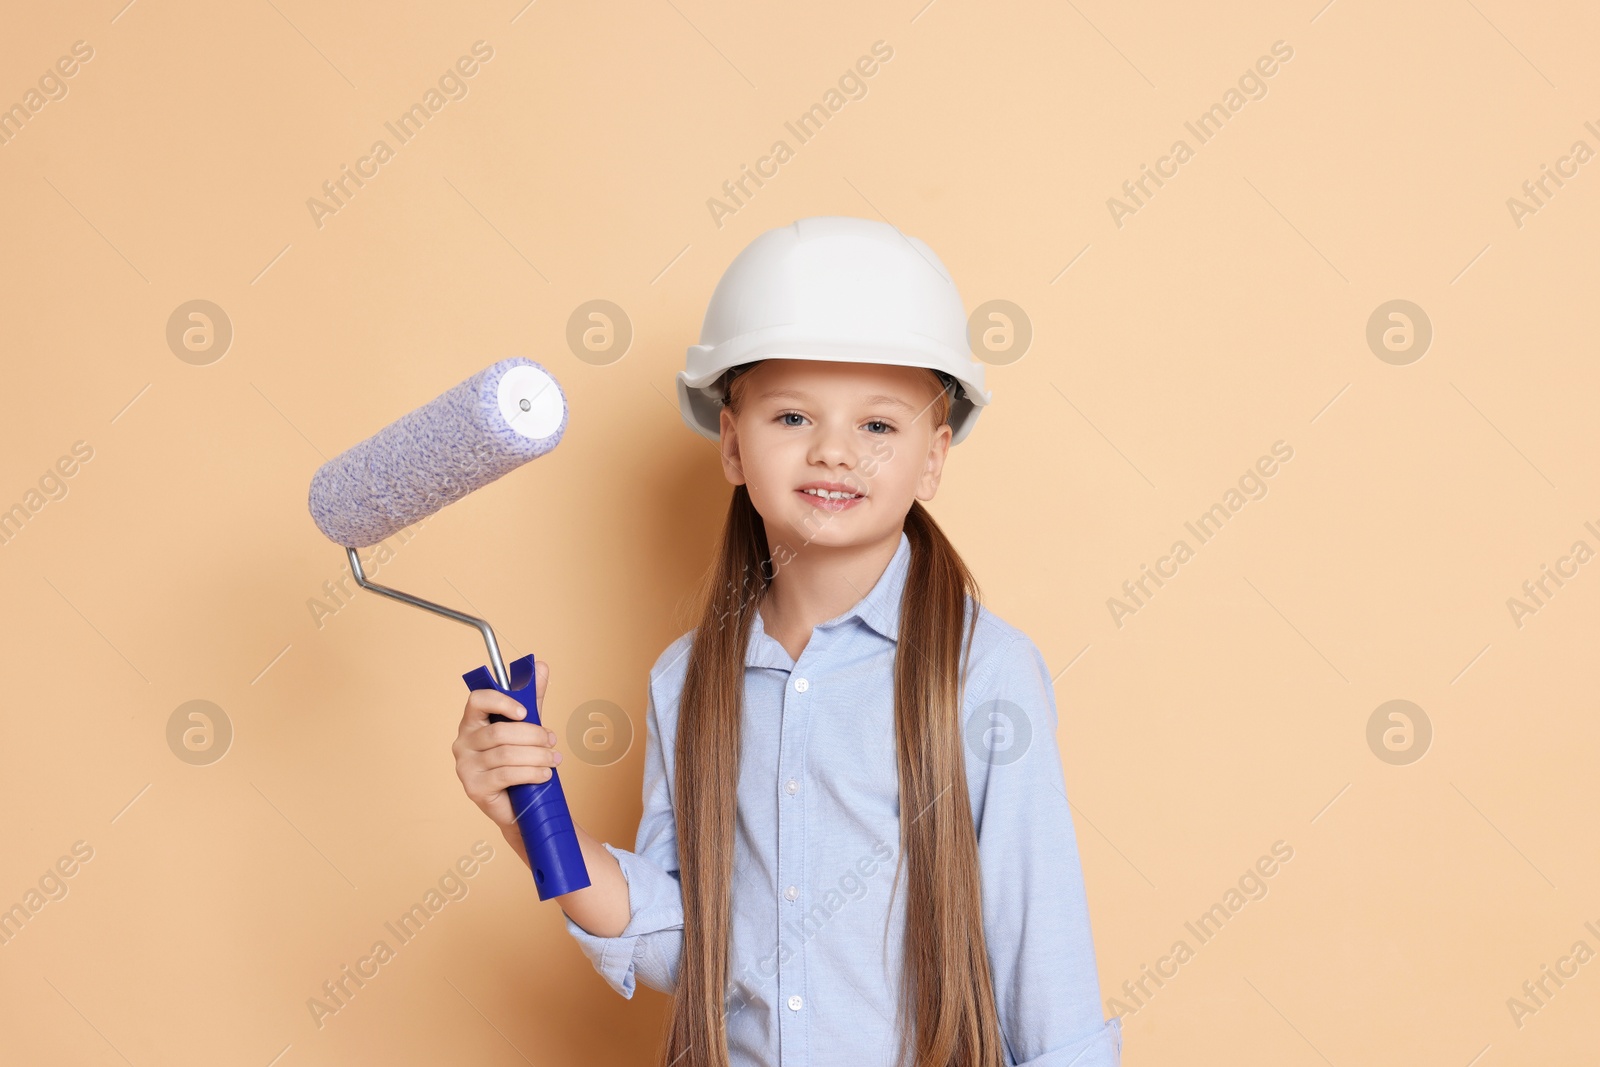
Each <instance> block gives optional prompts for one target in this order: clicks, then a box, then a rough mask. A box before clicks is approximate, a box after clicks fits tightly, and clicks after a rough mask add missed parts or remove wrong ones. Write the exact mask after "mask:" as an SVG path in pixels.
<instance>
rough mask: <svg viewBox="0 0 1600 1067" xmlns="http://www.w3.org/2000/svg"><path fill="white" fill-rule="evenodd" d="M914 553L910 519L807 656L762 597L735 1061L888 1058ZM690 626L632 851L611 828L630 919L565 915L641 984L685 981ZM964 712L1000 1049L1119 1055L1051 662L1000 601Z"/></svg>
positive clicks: (740, 836)
mask: <svg viewBox="0 0 1600 1067" xmlns="http://www.w3.org/2000/svg"><path fill="white" fill-rule="evenodd" d="M910 559H911V544H910V541H909V539H908V538H907V537H906V535H905V533H904V532H902V533H901V535H900V545H899V548H898V549H897V550H896V551H895V554H894V557H893V558H892V559H891V560H890V562H889V566H888V567H887V568H886V569H885V570H884V572H883V575H882V576H881V577H880V578H879V579H878V581H877V583H876V584H875V585H874V586H873V587H872V590H871V591H870V592H869V593H868V594H867V595H866V596H865V597H864V598H863V599H862V600H861V601H860V602H858V603H857V604H856V606H855V607H853V608H851V609H850V610H849V611H847V612H845V613H844V614H843V615H840V616H838V617H837V618H833V619H830V620H828V621H827V622H824V623H821V624H819V625H818V626H817V627H816V628H815V629H814V630H813V631H812V634H811V638H810V641H809V643H807V645H806V647H805V648H804V649H803V650H802V651H801V653H800V658H799V659H798V660H794V659H791V658H790V657H789V654H788V653H787V652H786V651H784V648H783V646H782V645H780V644H779V643H778V642H777V640H776V639H775V638H773V637H771V636H770V635H768V634H767V633H766V631H765V628H764V626H763V625H762V620H761V614H760V612H757V613H756V616H755V619H754V621H753V623H752V627H751V635H750V645H749V648H748V650H747V654H746V657H745V664H746V666H745V683H744V685H745V688H744V707H743V715H742V733H743V737H742V742H741V743H742V745H743V748H742V749H741V753H740V766H739V784H738V819H737V826H736V831H735V839H734V847H735V853H734V864H733V892H732V917H731V919H732V921H731V923H730V926H729V937H730V943H729V957H728V958H729V964H730V967H729V980H730V990H729V997H728V1002H727V1013H728V1016H727V1030H728V1050H729V1053H730V1055H731V1057H732V1063H733V1067H780V1065H781V1067H875V1065H879V1064H883V1065H889V1064H892V1063H893V1060H894V1054H895V1052H896V1049H897V1047H898V1041H897V1036H898V1035H897V1033H896V1027H895V1008H896V1004H897V998H898V996H899V985H900V975H901V965H902V962H901V961H902V952H903V946H902V939H903V937H904V932H905V928H906V927H905V921H906V917H905V900H906V886H905V882H904V875H903V874H902V881H901V884H900V886H899V887H898V890H897V892H896V893H895V894H894V901H893V905H892V907H891V905H890V900H889V889H890V884H891V882H892V881H893V879H894V871H895V862H896V860H897V859H898V855H899V849H900V803H899V780H898V776H897V770H896V762H895V737H894V655H895V648H896V644H897V640H898V637H897V634H898V630H899V620H900V596H901V591H902V589H903V588H904V585H905V579H906V572H907V569H908V566H909V564H910ZM969 610H970V602H969ZM693 636H694V631H692V630H691V631H690V632H689V633H686V634H684V635H683V636H681V637H679V638H678V639H677V640H676V641H674V642H673V643H672V644H671V645H669V646H668V647H667V649H666V651H665V652H663V653H662V654H661V657H660V658H659V659H658V660H656V663H655V666H654V667H652V668H651V671H650V691H649V707H648V713H647V717H648V724H647V726H648V728H647V734H646V746H645V757H644V811H643V815H642V816H641V818H640V820H639V834H638V839H637V842H636V844H635V847H634V850H633V851H632V852H629V851H626V850H624V849H618V848H613V847H612V846H611V845H609V844H607V845H605V848H606V850H607V851H608V852H610V853H611V854H612V855H613V856H615V857H616V858H617V862H618V863H619V864H620V865H621V867H622V873H623V875H624V877H626V878H627V880H628V897H629V911H630V917H629V920H628V925H627V926H626V927H625V928H624V929H623V931H622V933H621V934H620V935H619V936H617V937H596V936H595V935H593V934H591V933H589V932H588V931H587V930H585V929H583V928H582V927H581V926H579V925H578V924H577V923H575V922H573V921H572V919H571V918H567V919H566V925H567V930H568V932H569V933H571V934H572V936H573V937H574V938H576V939H577V940H578V943H579V945H580V946H581V947H582V949H583V951H584V953H585V954H586V955H587V956H588V957H589V959H590V960H591V961H592V962H593V964H594V966H595V969H596V970H597V971H598V972H599V973H600V974H601V976H602V977H604V978H605V980H606V982H608V983H609V984H610V985H611V987H612V988H613V989H615V990H616V991H617V992H618V993H620V994H621V995H622V996H624V997H629V998H631V997H632V996H633V991H634V982H635V979H636V978H637V979H639V980H642V981H643V982H644V983H645V984H646V985H648V986H650V987H651V988H653V989H657V990H660V991H661V992H664V993H672V992H673V991H674V989H675V987H676V984H677V979H678V966H679V962H680V958H681V955H682V950H683V890H682V886H681V885H680V883H679V881H678V846H677V834H676V826H675V821H674V816H673V805H672V797H673V778H674V776H675V768H674V759H673V753H674V751H675V746H676V738H677V729H676V727H677V721H678V706H679V699H680V697H681V695H682V692H683V681H684V676H685V674H686V673H687V669H688V660H689V646H690V642H691V640H692V638H693ZM962 721H963V724H964V727H963V733H964V734H965V736H966V738H967V743H966V745H965V750H966V771H967V796H968V798H969V800H970V801H971V805H972V818H973V825H974V826H975V827H976V828H977V834H978V856H979V862H980V865H981V868H982V871H981V875H982V896H983V930H984V938H985V941H986V944H987V946H988V954H989V967H990V971H991V974H992V977H993V982H994V993H995V1002H996V1007H997V1009H998V1014H999V1019H1000V1031H1001V1035H1002V1037H1003V1038H1004V1041H1005V1048H1006V1054H1007V1063H1009V1064H1014V1065H1017V1067H1068V1065H1069V1064H1070V1065H1071V1067H1117V1064H1119V1062H1120V1058H1121V1049H1122V1029H1121V1019H1120V1018H1112V1019H1110V1020H1106V1019H1104V1018H1103V1017H1102V1015H1101V1012H1100V987H1099V980H1098V977H1097V975H1096V971H1095V955H1094V942H1093V940H1092V936H1091V932H1090V928H1089V913H1088V907H1087V904H1086V902H1085V898H1084V886H1083V871H1082V868H1081V867H1080V865H1079V859H1078V844H1077V838H1076V835H1075V833H1074V830H1073V824H1072V814H1071V811H1070V809H1069V807H1068V804H1067V796H1066V787H1065V781H1064V778H1063V775H1062V769H1061V756H1060V752H1059V750H1058V749H1057V747H1056V706H1055V693H1054V690H1053V688H1052V685H1051V680H1050V675H1049V672H1048V670H1047V669H1046V667H1045V661H1044V657H1043V656H1042V655H1040V653H1039V650H1038V648H1037V647H1036V646H1035V645H1034V644H1033V642H1032V641H1031V640H1029V639H1028V637H1027V635H1026V634H1024V633H1023V632H1022V631H1020V630H1018V629H1016V628H1014V627H1012V626H1010V625H1008V624H1007V623H1005V622H1003V621H1001V620H1000V619H999V618H997V617H996V616H994V615H993V614H991V613H990V612H989V611H988V610H987V609H986V608H981V609H980V611H979V621H978V626H977V631H976V634H975V635H974V639H973V649H972V665H971V674H970V677H969V681H968V684H967V690H966V693H965V704H964V708H963V715H962ZM886 930H887V932H888V937H887V944H885V931H886Z"/></svg>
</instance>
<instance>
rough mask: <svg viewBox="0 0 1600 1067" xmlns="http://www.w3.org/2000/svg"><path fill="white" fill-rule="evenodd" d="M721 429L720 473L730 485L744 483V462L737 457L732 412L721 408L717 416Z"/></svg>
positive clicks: (735, 433) (735, 428)
mask: <svg viewBox="0 0 1600 1067" xmlns="http://www.w3.org/2000/svg"><path fill="white" fill-rule="evenodd" d="M718 421H719V424H720V427H721V431H722V473H723V474H724V475H725V476H726V477H727V479H728V481H729V483H730V484H732V485H743V484H744V464H743V462H742V461H741V460H740V457H739V436H738V427H737V426H735V425H734V421H733V413H732V412H730V411H729V410H728V409H727V408H723V409H722V412H721V415H720V416H719V419H718Z"/></svg>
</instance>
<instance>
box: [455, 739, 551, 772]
mask: <svg viewBox="0 0 1600 1067" xmlns="http://www.w3.org/2000/svg"><path fill="white" fill-rule="evenodd" d="M560 762H561V753H559V752H557V751H556V750H555V749H553V748H547V747H545V746H543V745H496V746H495V747H494V748H491V749H486V750H484V751H483V752H480V753H479V754H478V757H477V759H476V760H475V761H474V763H475V764H476V766H477V767H479V768H480V769H482V770H492V769H494V768H496V767H554V766H556V765H557V764H559V763H560Z"/></svg>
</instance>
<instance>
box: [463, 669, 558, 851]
mask: <svg viewBox="0 0 1600 1067" xmlns="http://www.w3.org/2000/svg"><path fill="white" fill-rule="evenodd" d="M533 677H534V698H535V700H536V701H537V702H538V706H539V707H543V706H544V691H545V685H546V684H547V683H548V682H549V679H550V665H549V664H548V663H545V662H544V661H543V660H535V661H534V665H533ZM490 715H504V716H506V717H507V718H508V719H512V720H515V721H512V722H490V721H489V716H490ZM526 718H527V709H526V708H524V707H523V706H522V705H521V704H520V703H519V702H518V701H516V700H514V699H512V698H511V697H508V696H506V695H505V694H504V693H501V692H499V691H497V690H494V689H477V690H474V691H473V692H472V693H471V694H470V695H468V697H467V705H466V709H465V710H464V711H463V712H462V715H461V727H460V729H459V730H458V731H457V732H456V740H455V743H454V744H452V745H451V746H450V751H451V752H453V753H455V757H456V777H457V778H459V779H461V784H462V786H463V787H464V788H465V789H466V791H467V796H469V797H471V798H472V802H473V803H474V804H476V805H478V807H479V808H481V809H482V810H483V813H484V814H485V815H487V816H489V818H491V819H493V820H494V821H495V823H496V824H497V825H498V826H499V827H500V830H501V832H502V833H503V834H505V835H506V836H507V840H517V839H518V837H517V835H518V834H519V831H518V829H517V819H516V813H515V812H514V811H513V810H512V807H511V798H510V797H509V796H507V795H506V789H507V787H509V786H513V785H522V784H530V785H533V784H538V783H540V782H547V781H549V780H550V776H551V774H552V773H553V772H552V768H553V767H555V765H556V764H558V763H560V762H561V753H560V752H557V751H556V748H555V743H556V735H555V732H554V731H552V730H550V729H548V728H546V727H544V726H541V725H539V724H537V723H532V722H524V721H522V720H524V719H526Z"/></svg>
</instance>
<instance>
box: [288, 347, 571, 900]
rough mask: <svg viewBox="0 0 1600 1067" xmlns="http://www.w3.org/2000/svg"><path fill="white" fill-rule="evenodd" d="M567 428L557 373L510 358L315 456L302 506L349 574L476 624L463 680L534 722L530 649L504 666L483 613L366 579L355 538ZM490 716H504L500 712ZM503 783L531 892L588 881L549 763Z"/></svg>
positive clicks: (478, 478) (456, 490)
mask: <svg viewBox="0 0 1600 1067" xmlns="http://www.w3.org/2000/svg"><path fill="white" fill-rule="evenodd" d="M566 428H567V401H566V397H565V395H564V394H563V393H562V392H561V387H560V386H559V385H558V384H556V380H555V378H553V377H552V376H551V375H550V372H549V371H547V370H546V369H545V368H544V367H542V366H540V365H539V364H538V363H535V362H534V361H533V360H531V359H524V358H522V357H513V358H511V359H503V360H501V361H500V362H498V363H495V364H494V365H493V366H490V367H488V368H487V369H485V370H482V371H480V372H478V373H477V374H474V375H473V376H472V377H470V378H468V379H467V380H466V381H464V382H462V383H461V384H459V385H457V386H456V387H455V388H453V389H450V390H449V391H447V392H445V393H444V394H443V395H441V396H439V397H438V398H436V399H434V400H432V401H430V402H429V403H427V404H425V405H423V406H422V407H420V408H417V409H416V410H415V411H411V412H409V413H407V414H405V415H402V416H401V417H400V418H398V419H396V420H395V421H394V422H392V423H390V424H389V425H388V426H385V427H384V428H383V429H381V430H379V431H378V432H377V433H375V434H373V435H372V436H371V437H369V438H367V439H366V440H365V441H362V442H361V443H360V444H358V445H355V446H353V447H351V448H349V449H346V450H345V451H344V452H341V453H340V454H339V455H337V456H335V457H334V458H333V459H331V460H329V461H328V462H327V463H325V464H323V465H322V466H321V467H320V468H319V469H318V470H317V473H316V474H315V475H313V476H312V479H311V494H310V507H311V517H312V519H313V520H315V522H316V524H317V528H318V529H320V530H321V531H322V532H323V533H324V534H325V535H327V537H328V539H329V540H331V541H332V542H333V543H334V544H337V545H342V546H343V547H344V550H345V553H346V554H347V555H348V556H349V558H350V571H351V573H352V574H353V575H354V577H355V580H356V582H357V584H359V585H360V586H361V588H363V589H370V590H372V591H373V592H374V593H382V594H383V595H384V596H386V597H391V598H393V599H395V600H398V601H400V602H401V603H404V604H410V605H411V606H412V607H417V608H422V609H424V610H426V611H431V612H433V613H434V614H436V615H443V616H444V617H445V618H447V619H454V620H456V621H457V622H462V623H466V624H467V625H468V626H473V627H476V628H477V630H478V632H479V633H480V634H482V635H483V640H484V643H485V644H486V645H487V646H488V649H489V665H488V666H487V667H478V668H477V669H476V670H472V671H468V672H467V673H466V674H463V675H462V676H461V677H462V679H463V680H464V681H465V682H466V683H467V689H468V690H474V691H475V690H479V689H495V690H498V691H499V692H502V693H505V694H506V695H507V696H509V697H511V698H512V699H514V700H516V701H517V702H519V703H520V704H521V705H522V706H523V707H525V708H526V709H527V710H528V714H527V721H528V722H533V723H537V722H539V708H538V701H537V699H536V695H535V692H534V677H533V664H534V657H533V655H532V654H531V653H530V654H528V655H526V656H523V657H522V658H521V659H519V660H517V661H516V662H514V663H512V664H511V665H510V667H509V669H508V668H507V665H506V663H505V661H504V660H503V659H502V658H501V656H500V646H499V644H498V643H497V642H496V641H495V636H494V629H493V628H492V627H491V626H490V625H489V624H488V623H487V622H485V621H484V620H483V619H480V618H477V617H476V616H472V615H467V614H464V613H462V612H459V611H453V610H451V609H450V608H447V607H444V606H443V605H440V604H435V603H433V602H432V601H428V600H423V599H422V598H421V597H416V596H412V595H411V594H409V593H402V592H400V591H399V590H397V589H390V588H388V587H387V586H382V585H379V584H377V583H376V582H371V581H368V580H367V577H366V575H365V574H364V573H362V570H361V559H360V557H359V556H357V554H356V549H358V548H365V547H367V546H369V545H375V544H377V543H378V542H379V541H382V540H384V539H385V538H387V537H389V536H390V535H391V534H394V533H397V532H399V531H400V530H402V529H404V528H405V527H407V526H410V525H412V524H413V523H416V522H420V521H421V520H423V519H425V518H427V517H428V516H429V515H432V514H433V513H434V512H436V511H438V510H439V509H440V508H443V507H444V506H445V505H447V504H452V503H454V502H455V501H457V500H460V499H461V498H462V497H464V496H466V495H467V494H468V493H470V492H472V491H473V490H474V489H481V488H482V487H483V486H486V485H488V484H489V483H490V482H492V481H494V480H495V479H497V478H500V477H502V476H503V475H506V474H509V473H510V472H511V471H513V470H516V469H517V468H518V467H520V466H522V465H523V464H524V463H526V462H528V461H529V460H531V459H537V458H538V457H539V456H542V455H544V454H545V453H546V452H549V451H550V450H551V449H552V448H554V447H555V446H556V445H557V444H558V443H559V442H560V440H561V435H562V433H563V432H564V431H565V430H566ZM491 671H492V672H493V673H492V674H491ZM489 718H490V721H492V722H505V721H506V717H505V716H504V715H490V716H489ZM506 794H507V795H508V796H509V797H510V799H511V807H512V810H513V811H514V812H515V813H516V817H517V828H518V830H519V831H520V832H521V834H522V843H523V846H524V847H525V848H526V849H527V852H528V859H529V865H530V866H531V867H532V868H533V878H534V883H535V885H536V886H537V888H538V891H539V899H540V900H546V899H548V898H550V897H553V896H560V895H562V894H563V893H571V892H573V891H574V890H578V889H582V888H584V887H585V886H587V885H589V884H590V882H589V871H588V868H587V867H585V866H584V862H583V852H582V850H581V848H580V847H579V845H578V835H577V831H576V829H575V828H574V827H573V824H572V816H571V814H570V813H569V812H568V810H567V800H566V796H565V794H563V793H562V791H561V778H560V776H559V775H558V774H557V773H556V770H555V768H553V767H552V768H551V769H550V778H549V779H548V780H547V781H544V782H539V783H528V784H522V785H513V786H510V787H508V788H507V790H506Z"/></svg>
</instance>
